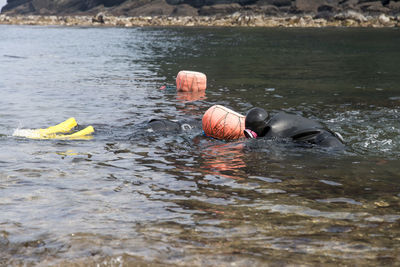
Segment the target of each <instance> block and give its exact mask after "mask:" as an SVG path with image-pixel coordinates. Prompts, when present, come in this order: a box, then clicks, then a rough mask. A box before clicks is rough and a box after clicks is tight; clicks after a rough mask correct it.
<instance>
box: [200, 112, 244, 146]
mask: <svg viewBox="0 0 400 267" xmlns="http://www.w3.org/2000/svg"><path fill="white" fill-rule="evenodd" d="M245 118H246V117H245V116H243V115H241V114H239V113H237V112H235V111H233V110H231V109H229V108H226V107H224V106H221V105H214V106H212V107H211V108H209V109H208V110H207V111H206V112H205V113H204V115H203V119H202V124H203V131H204V133H205V134H206V135H207V136H211V137H214V138H216V139H222V140H234V139H239V138H242V137H245V136H244V133H243V131H244V129H245V128H244V122H245Z"/></svg>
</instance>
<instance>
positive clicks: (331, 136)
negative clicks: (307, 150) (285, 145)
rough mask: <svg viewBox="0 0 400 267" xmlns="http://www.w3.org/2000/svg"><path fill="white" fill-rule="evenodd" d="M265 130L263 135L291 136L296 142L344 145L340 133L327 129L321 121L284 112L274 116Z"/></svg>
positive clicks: (326, 145) (273, 136)
mask: <svg viewBox="0 0 400 267" xmlns="http://www.w3.org/2000/svg"><path fill="white" fill-rule="evenodd" d="M263 132H264V134H265V135H263V136H265V137H269V138H291V139H292V140H294V141H296V142H301V143H308V144H316V145H320V146H325V147H343V146H344V145H343V142H342V139H341V136H340V135H339V134H336V133H334V132H331V131H330V130H327V129H326V128H324V126H323V125H321V124H320V123H318V122H316V121H313V120H310V119H307V118H304V117H301V116H298V115H292V114H287V113H284V112H279V113H278V114H276V115H274V116H272V117H271V118H270V119H269V120H268V121H267V123H266V129H265V131H263Z"/></svg>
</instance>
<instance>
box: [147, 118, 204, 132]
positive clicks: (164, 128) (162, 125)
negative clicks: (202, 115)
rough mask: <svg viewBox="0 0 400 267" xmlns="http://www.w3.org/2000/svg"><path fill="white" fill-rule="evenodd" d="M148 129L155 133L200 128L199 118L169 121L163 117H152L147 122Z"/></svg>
mask: <svg viewBox="0 0 400 267" xmlns="http://www.w3.org/2000/svg"><path fill="white" fill-rule="evenodd" d="M148 126H149V128H148V129H149V130H150V129H151V130H152V131H154V132H156V133H165V132H182V131H191V130H201V129H202V128H201V121H200V120H182V121H170V120H165V119H152V120H150V121H149V122H148Z"/></svg>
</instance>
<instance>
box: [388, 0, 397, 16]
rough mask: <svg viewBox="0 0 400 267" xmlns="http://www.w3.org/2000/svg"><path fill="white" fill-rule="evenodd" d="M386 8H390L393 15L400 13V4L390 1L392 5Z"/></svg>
mask: <svg viewBox="0 0 400 267" xmlns="http://www.w3.org/2000/svg"><path fill="white" fill-rule="evenodd" d="M386 7H387V8H389V9H390V11H391V13H393V14H398V13H400V2H394V1H390V3H389V4H388V5H386Z"/></svg>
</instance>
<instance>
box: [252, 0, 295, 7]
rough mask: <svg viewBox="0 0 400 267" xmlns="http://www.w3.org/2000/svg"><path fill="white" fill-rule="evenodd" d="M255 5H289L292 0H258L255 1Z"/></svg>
mask: <svg viewBox="0 0 400 267" xmlns="http://www.w3.org/2000/svg"><path fill="white" fill-rule="evenodd" d="M257 5H259V6H263V5H268V6H276V7H281V6H291V5H292V1H291V0H259V1H257Z"/></svg>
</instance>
